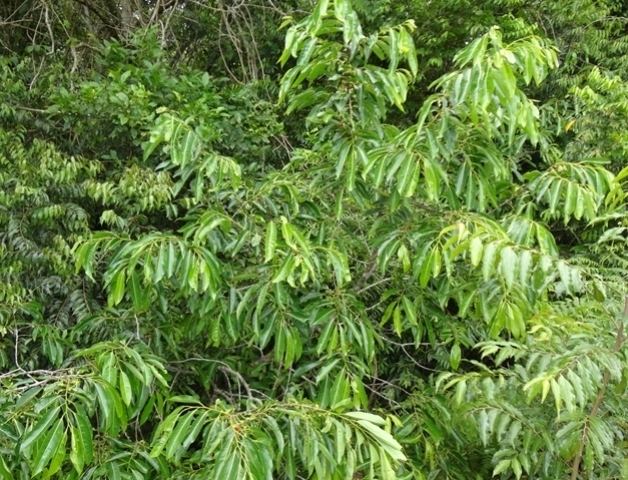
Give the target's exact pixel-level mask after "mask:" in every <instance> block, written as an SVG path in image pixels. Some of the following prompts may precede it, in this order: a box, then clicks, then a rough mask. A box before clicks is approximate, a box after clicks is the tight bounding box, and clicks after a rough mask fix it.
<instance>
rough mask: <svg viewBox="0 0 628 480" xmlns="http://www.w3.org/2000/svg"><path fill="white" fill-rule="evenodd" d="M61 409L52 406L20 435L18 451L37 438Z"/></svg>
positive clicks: (22, 450)
mask: <svg viewBox="0 0 628 480" xmlns="http://www.w3.org/2000/svg"><path fill="white" fill-rule="evenodd" d="M60 411H61V407H58V406H57V407H54V408H52V409H51V410H49V411H48V412H47V413H46V414H45V415H44V416H43V417H42V418H41V419H40V420H39V422H37V423H36V424H35V426H34V427H33V428H32V429H31V430H29V432H28V433H27V434H26V435H25V436H24V437H22V441H21V442H20V452H24V451H25V450H26V449H28V448H29V447H30V446H31V445H32V444H33V442H35V441H36V440H38V439H39V438H40V437H41V436H42V434H43V433H44V432H45V431H46V430H47V429H48V427H50V425H52V423H53V422H54V421H55V420H56V419H57V415H58V414H59V412H60Z"/></svg>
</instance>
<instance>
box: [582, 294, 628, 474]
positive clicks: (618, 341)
mask: <svg viewBox="0 0 628 480" xmlns="http://www.w3.org/2000/svg"><path fill="white" fill-rule="evenodd" d="M626 319H628V295H626V298H625V301H624V313H623V315H622V318H621V319H620V321H619V327H617V335H616V337H615V345H614V347H613V352H619V350H620V349H621V346H622V344H623V343H624V322H625V321H626ZM610 376H611V372H610V371H609V370H608V369H607V370H606V371H605V372H604V376H603V377H602V386H601V387H600V390H599V391H598V393H597V396H596V397H595V400H594V402H593V405H592V406H591V412H590V413H589V416H588V417H587V420H585V423H584V428H583V429H582V436H581V437H580V447H579V448H578V453H577V454H576V456H575V457H574V459H573V463H572V466H571V480H577V479H578V473H579V472H580V463H581V462H582V455H583V454H584V447H585V444H586V440H587V437H588V435H589V419H590V418H592V417H595V415H597V412H598V411H599V409H600V406H601V405H602V400H604V393H605V392H606V387H607V386H608V382H609V380H610Z"/></svg>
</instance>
